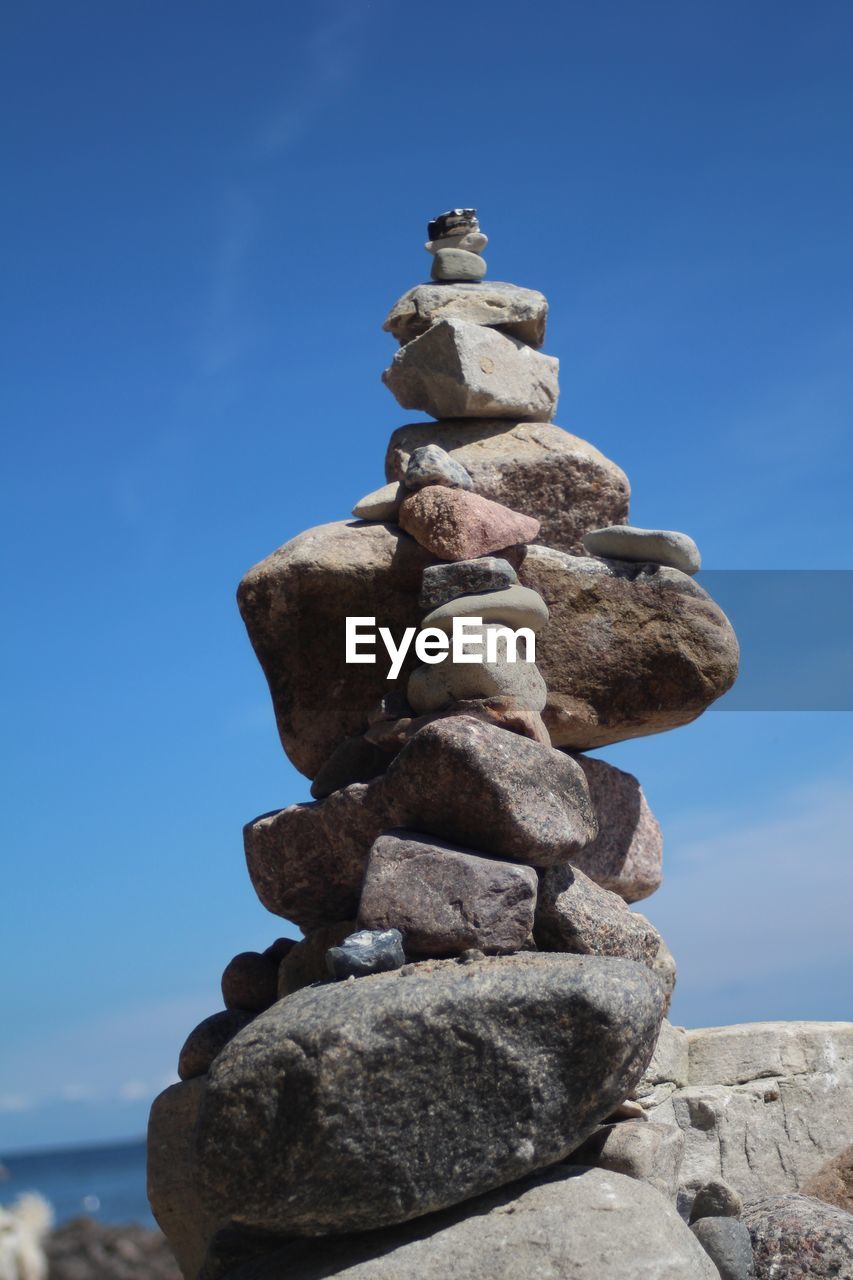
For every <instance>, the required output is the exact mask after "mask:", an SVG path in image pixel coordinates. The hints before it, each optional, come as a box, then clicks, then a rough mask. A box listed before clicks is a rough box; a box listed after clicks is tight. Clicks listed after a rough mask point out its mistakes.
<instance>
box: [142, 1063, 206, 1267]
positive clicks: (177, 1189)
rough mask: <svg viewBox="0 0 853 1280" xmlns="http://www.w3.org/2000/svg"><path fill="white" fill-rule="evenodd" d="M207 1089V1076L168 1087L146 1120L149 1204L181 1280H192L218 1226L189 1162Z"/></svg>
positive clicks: (156, 1101) (191, 1162)
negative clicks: (178, 1270) (206, 1206)
mask: <svg viewBox="0 0 853 1280" xmlns="http://www.w3.org/2000/svg"><path fill="white" fill-rule="evenodd" d="M206 1087H207V1077H206V1076H199V1077H197V1078H196V1079H195V1080H184V1081H182V1082H181V1083H180V1084H173V1085H170V1086H169V1088H168V1089H165V1090H164V1091H163V1092H162V1093H161V1094H159V1095H158V1096H157V1097H156V1098H155V1099H154V1102H153V1103H152V1106H151V1115H150V1117H149V1120H148V1142H147V1144H146V1158H147V1184H148V1202H149V1204H150V1205H151V1212H152V1213H153V1214H154V1217H155V1218H156V1220H157V1224H158V1226H159V1227H160V1230H161V1231H162V1232H163V1234H164V1235H165V1237H166V1239H167V1240H168V1241H169V1245H170V1247H171V1249H172V1252H173V1253H174V1255H175V1257H176V1258H177V1260H178V1266H179V1267H180V1268H181V1271H182V1272H183V1274H184V1276H185V1277H186V1280H195V1278H196V1276H197V1275H198V1271H199V1267H200V1266H201V1264H202V1262H203V1261H204V1255H205V1251H206V1248H207V1241H208V1239H209V1237H210V1236H211V1235H212V1234H213V1232H214V1231H215V1230H216V1228H217V1226H218V1225H219V1224H218V1220H217V1218H216V1216H215V1214H211V1213H209V1212H208V1210H207V1209H205V1207H204V1205H203V1204H202V1201H201V1196H200V1195H199V1191H198V1188H197V1186H196V1182H195V1164H194V1161H193V1144H194V1138H195V1125H196V1120H197V1119H198V1112H199V1107H200V1105H201V1100H202V1097H203V1096H204V1091H205V1089H206Z"/></svg>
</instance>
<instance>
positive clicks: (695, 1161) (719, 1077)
mask: <svg viewBox="0 0 853 1280" xmlns="http://www.w3.org/2000/svg"><path fill="white" fill-rule="evenodd" d="M666 1027H667V1024H666V1023H665V1024H664V1028H666ZM672 1033H673V1029H671V1028H670V1030H669V1032H668V1033H667V1037H666V1039H667V1043H668V1044H669V1045H670V1046H671V1047H672V1049H673V1050H674V1051H673V1052H672V1053H671V1054H670V1055H669V1071H670V1073H671V1074H673V1075H675V1076H677V1079H673V1080H671V1081H670V1082H668V1083H667V1082H665V1081H663V1080H661V1078H660V1077H661V1076H662V1075H665V1074H666V1062H665V1060H664V1059H659V1067H663V1068H664V1070H658V1072H657V1076H656V1079H655V1083H654V1084H653V1085H652V1086H651V1087H650V1088H648V1089H645V1088H644V1087H643V1085H642V1084H641V1085H640V1086H638V1090H637V1092H638V1093H639V1094H640V1095H641V1096H640V1101H641V1102H642V1104H643V1106H644V1107H645V1108H646V1110H647V1114H648V1115H649V1117H650V1118H651V1119H653V1120H655V1121H657V1122H662V1123H667V1122H668V1123H671V1124H676V1125H678V1127H679V1128H680V1129H681V1131H682V1132H683V1134H684V1138H685V1146H684V1156H683V1159H682V1163H681V1172H680V1174H679V1182H680V1190H679V1204H680V1207H681V1208H682V1210H683V1211H684V1212H688V1211H689V1209H690V1206H691V1204H692V1202H693V1197H694V1196H695V1194H696V1191H697V1189H698V1188H699V1187H700V1186H703V1185H704V1184H705V1183H707V1182H709V1181H710V1180H711V1179H714V1178H722V1179H723V1181H725V1182H726V1183H728V1184H729V1186H731V1187H733V1188H734V1190H735V1191H737V1193H738V1194H739V1195H740V1196H741V1197H742V1198H743V1199H744V1200H748V1199H754V1198H756V1197H759V1196H766V1195H772V1194H781V1193H783V1192H789V1191H797V1190H799V1189H800V1188H801V1187H802V1186H803V1185H804V1184H805V1183H806V1182H807V1180H808V1179H809V1178H810V1177H812V1176H813V1175H814V1174H816V1173H817V1172H818V1170H819V1169H820V1168H821V1166H822V1165H823V1164H824V1163H825V1162H826V1161H827V1160H828V1159H829V1158H830V1157H832V1156H834V1155H837V1154H838V1153H839V1152H840V1151H841V1150H843V1148H844V1147H845V1146H847V1145H849V1144H850V1143H851V1142H853V1023H850V1022H755V1023H743V1024H741V1025H738V1026H732V1027H707V1028H699V1029H697V1030H691V1031H688V1032H687V1033H686V1043H687V1050H688V1065H687V1083H686V1084H684V1083H683V1080H684V1074H683V1071H684V1059H683V1043H684V1041H683V1039H682V1038H681V1036H679V1034H678V1032H677V1031H676V1033H675V1035H674V1036H673V1034H672ZM682 1035H683V1033H682ZM662 1038H663V1037H662ZM674 1042H677V1043H674Z"/></svg>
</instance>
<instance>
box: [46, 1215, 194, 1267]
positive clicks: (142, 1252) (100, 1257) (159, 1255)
mask: <svg viewBox="0 0 853 1280" xmlns="http://www.w3.org/2000/svg"><path fill="white" fill-rule="evenodd" d="M45 1247H46V1252H47V1258H48V1267H49V1270H48V1280H181V1273H180V1270H179V1269H178V1264H177V1263H176V1261H175V1255H174V1254H173V1253H172V1250H171V1249H170V1248H169V1245H168V1243H167V1242H166V1237H165V1236H164V1235H163V1234H162V1232H160V1231H151V1230H149V1229H148V1228H147V1227H141V1226H138V1225H137V1224H135V1223H131V1224H129V1225H127V1226H120V1227H114V1226H105V1225H104V1224H102V1223H100V1222H95V1221H94V1219H93V1218H75V1219H73V1221H71V1222H66V1223H64V1224H63V1225H62V1226H61V1227H58V1228H57V1229H56V1231H54V1232H53V1233H52V1234H51V1235H50V1236H49V1237H48V1239H47V1241H46V1246H45Z"/></svg>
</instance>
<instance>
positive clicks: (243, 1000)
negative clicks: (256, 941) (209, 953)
mask: <svg viewBox="0 0 853 1280" xmlns="http://www.w3.org/2000/svg"><path fill="white" fill-rule="evenodd" d="M278 965H279V962H278V959H277V958H276V957H275V956H266V955H261V954H260V953H259V952H257V951H241V952H240V954H239V955H236V956H235V957H234V959H233V960H230V961H229V962H228V964H227V965H226V966H225V971H224V973H223V974H222V999H223V1002H224V1004H225V1008H226V1009H246V1010H248V1011H249V1012H250V1013H261V1012H263V1010H264V1009H268V1008H269V1007H270V1005H271V1004H275V1002H276V1000H277V999H278Z"/></svg>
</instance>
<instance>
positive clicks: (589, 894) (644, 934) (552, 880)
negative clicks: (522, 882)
mask: <svg viewBox="0 0 853 1280" xmlns="http://www.w3.org/2000/svg"><path fill="white" fill-rule="evenodd" d="M533 936H534V938H535V939H536V945H537V946H538V947H539V949H540V950H541V951H572V952H575V953H578V954H580V955H590V956H624V958H625V959H626V960H638V961H639V962H640V963H641V964H645V965H648V966H649V968H652V967H653V965H654V961H655V960H656V958H657V954H658V947H659V945H660V935H659V934H658V932H657V930H656V929H655V928H653V926H652V925H650V924H649V922H648V920H646V919H645V917H644V916H635V915H634V913H633V912H632V911H630V910H629V909H628V907H627V906H626V905H625V903H624V902H623V900H622V899H621V898H620V897H619V895H618V894H616V893H610V892H609V891H608V890H607V889H601V888H599V886H598V885H597V884H595V883H594V882H593V881H592V880H590V878H589V876H585V875H584V873H583V872H582V871H578V869H577V867H571V866H563V867H549V868H548V870H547V871H543V872H542V873H541V874H540V884H539V901H538V902H537V904H536V924H535V926H534V930H533Z"/></svg>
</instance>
